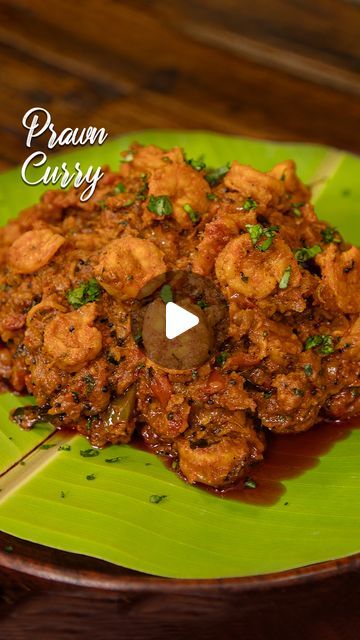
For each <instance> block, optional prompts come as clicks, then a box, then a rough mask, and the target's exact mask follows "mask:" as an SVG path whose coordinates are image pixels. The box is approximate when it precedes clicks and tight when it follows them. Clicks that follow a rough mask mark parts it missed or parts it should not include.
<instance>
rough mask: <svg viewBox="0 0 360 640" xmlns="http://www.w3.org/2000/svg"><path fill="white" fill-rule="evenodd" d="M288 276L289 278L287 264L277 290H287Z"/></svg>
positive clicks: (289, 270)
mask: <svg viewBox="0 0 360 640" xmlns="http://www.w3.org/2000/svg"><path fill="white" fill-rule="evenodd" d="M290 276H291V265H290V264H289V266H288V267H286V269H285V271H284V273H283V274H282V276H281V280H280V282H279V289H287V287H288V284H289V281H290Z"/></svg>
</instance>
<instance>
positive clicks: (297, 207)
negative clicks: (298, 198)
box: [291, 202, 305, 218]
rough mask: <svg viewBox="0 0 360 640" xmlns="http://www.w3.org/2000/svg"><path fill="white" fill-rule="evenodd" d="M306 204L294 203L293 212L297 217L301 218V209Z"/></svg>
mask: <svg viewBox="0 0 360 640" xmlns="http://www.w3.org/2000/svg"><path fill="white" fill-rule="evenodd" d="M304 204H305V202H293V204H292V205H291V206H292V210H293V214H294V215H295V216H296V217H297V218H301V208H300V207H303V206H304Z"/></svg>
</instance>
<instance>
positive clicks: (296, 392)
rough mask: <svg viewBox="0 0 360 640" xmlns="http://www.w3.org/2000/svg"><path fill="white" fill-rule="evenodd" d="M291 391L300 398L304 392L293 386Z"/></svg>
mask: <svg viewBox="0 0 360 640" xmlns="http://www.w3.org/2000/svg"><path fill="white" fill-rule="evenodd" d="M292 391H293V394H294V396H299V397H301V398H302V397H303V396H304V395H305V392H304V391H303V390H302V389H299V388H298V387H294V389H293V390H292Z"/></svg>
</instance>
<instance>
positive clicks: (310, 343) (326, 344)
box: [305, 335, 334, 356]
mask: <svg viewBox="0 0 360 640" xmlns="http://www.w3.org/2000/svg"><path fill="white" fill-rule="evenodd" d="M316 348H317V349H318V350H319V353H322V354H323V355H325V356H328V355H329V354H330V353H333V351H334V345H333V339H332V336H327V335H316V336H310V337H309V338H308V339H307V340H306V342H305V351H308V350H309V349H316Z"/></svg>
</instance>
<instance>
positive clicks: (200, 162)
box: [186, 156, 206, 171]
mask: <svg viewBox="0 0 360 640" xmlns="http://www.w3.org/2000/svg"><path fill="white" fill-rule="evenodd" d="M186 162H187V164H189V165H190V167H192V168H193V169H196V171H202V169H205V168H206V163H205V162H204V156H199V158H197V159H195V158H190V159H189V160H187V159H186Z"/></svg>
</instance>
